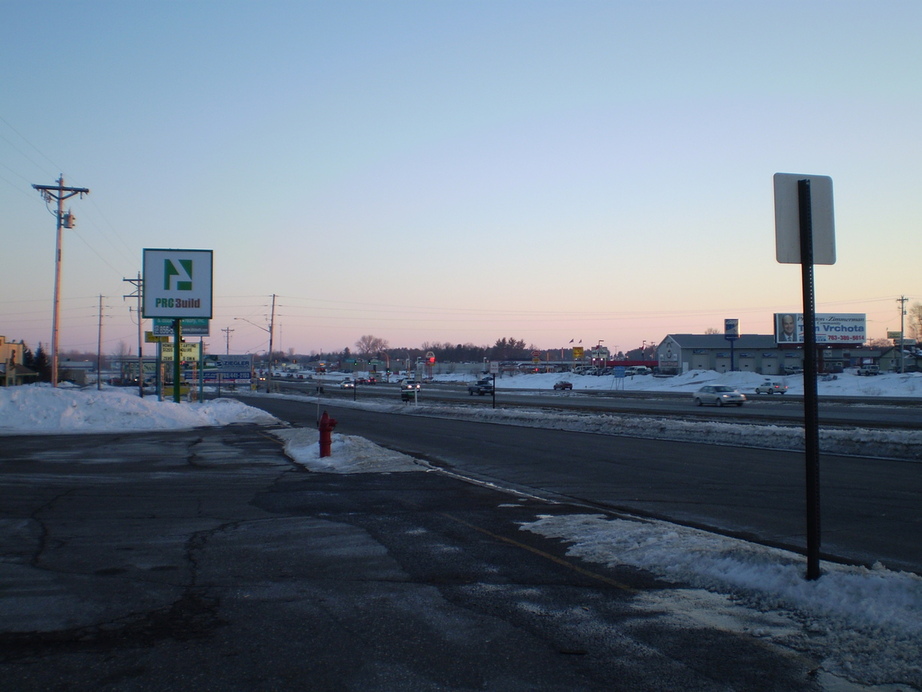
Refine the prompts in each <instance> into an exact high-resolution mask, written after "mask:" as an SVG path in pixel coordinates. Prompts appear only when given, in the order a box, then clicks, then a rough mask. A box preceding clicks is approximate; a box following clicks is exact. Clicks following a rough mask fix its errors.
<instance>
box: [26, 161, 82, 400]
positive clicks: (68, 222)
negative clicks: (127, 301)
mask: <svg viewBox="0 0 922 692" xmlns="http://www.w3.org/2000/svg"><path fill="white" fill-rule="evenodd" d="M32 187H33V188H35V189H36V190H38V191H39V192H40V193H42V197H44V198H45V202H46V203H49V204H50V203H51V201H52V200H56V201H57V203H58V210H57V214H56V217H57V241H56V246H55V255H54V312H53V314H52V318H51V386H52V387H57V386H58V321H59V317H60V313H61V239H62V233H61V231H62V230H63V229H65V228H73V227H74V224H75V219H74V215H73V214H71V213H70V210H68V211H67V214H65V213H64V200H65V199H69V198H70V197H73V196H74V195H80V197H81V198H82V197H83V195H86V194H89V192H90V191H89V189H88V188H85V187H64V174H63V173H62V174H61V177H60V178H58V184H57V185H33V186H32Z"/></svg>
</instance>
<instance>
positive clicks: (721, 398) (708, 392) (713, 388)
mask: <svg viewBox="0 0 922 692" xmlns="http://www.w3.org/2000/svg"><path fill="white" fill-rule="evenodd" d="M745 403H746V395H745V394H741V393H740V392H739V391H738V390H736V389H733V387H728V386H727V385H725V384H709V385H705V386H704V387H702V388H701V389H699V390H698V391H697V392H695V405H696V406H701V405H703V404H714V405H715V406H730V405H731V404H734V405H736V406H742V405H743V404H745Z"/></svg>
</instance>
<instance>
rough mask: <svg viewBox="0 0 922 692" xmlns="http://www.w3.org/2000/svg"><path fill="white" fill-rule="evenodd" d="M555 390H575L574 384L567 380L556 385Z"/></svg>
mask: <svg viewBox="0 0 922 692" xmlns="http://www.w3.org/2000/svg"><path fill="white" fill-rule="evenodd" d="M554 389H555V390H557V389H573V383H572V382H567V381H566V380H561V381H560V382H555V383H554Z"/></svg>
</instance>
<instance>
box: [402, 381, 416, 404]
mask: <svg viewBox="0 0 922 692" xmlns="http://www.w3.org/2000/svg"><path fill="white" fill-rule="evenodd" d="M417 392H419V382H417V381H416V380H400V400H401V401H409V400H410V399H414V398H415V397H416V396H417Z"/></svg>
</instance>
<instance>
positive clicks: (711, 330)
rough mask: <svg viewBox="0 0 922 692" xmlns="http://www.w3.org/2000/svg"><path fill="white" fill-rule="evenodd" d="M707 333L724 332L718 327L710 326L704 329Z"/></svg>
mask: <svg viewBox="0 0 922 692" xmlns="http://www.w3.org/2000/svg"><path fill="white" fill-rule="evenodd" d="M704 333H705V334H721V333H722V332H721V331H720V330H719V329H717V327H708V328H707V329H705V330H704Z"/></svg>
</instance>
